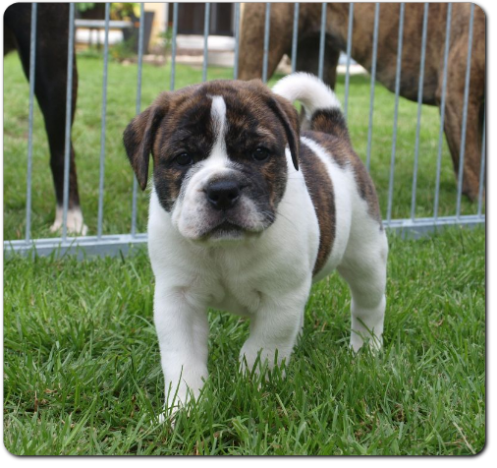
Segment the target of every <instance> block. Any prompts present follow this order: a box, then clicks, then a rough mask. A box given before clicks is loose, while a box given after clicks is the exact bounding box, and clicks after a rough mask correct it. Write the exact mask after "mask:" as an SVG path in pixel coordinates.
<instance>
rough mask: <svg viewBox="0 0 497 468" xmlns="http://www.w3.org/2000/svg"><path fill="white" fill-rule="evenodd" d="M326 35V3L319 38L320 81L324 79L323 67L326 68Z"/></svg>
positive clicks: (322, 13)
mask: <svg viewBox="0 0 497 468" xmlns="http://www.w3.org/2000/svg"><path fill="white" fill-rule="evenodd" d="M325 35H326V3H323V4H322V6H321V33H320V36H319V66H318V76H319V79H320V80H322V79H323V67H324V38H325Z"/></svg>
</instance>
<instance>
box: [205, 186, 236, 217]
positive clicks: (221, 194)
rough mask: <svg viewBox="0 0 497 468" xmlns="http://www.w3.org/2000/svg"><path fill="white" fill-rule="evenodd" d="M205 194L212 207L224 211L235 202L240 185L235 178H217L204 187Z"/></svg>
mask: <svg viewBox="0 0 497 468" xmlns="http://www.w3.org/2000/svg"><path fill="white" fill-rule="evenodd" d="M205 196H206V197H207V201H208V202H209V204H210V205H211V206H212V207H213V208H214V209H216V210H219V211H226V210H229V209H230V208H233V207H234V206H235V205H236V204H237V202H238V200H239V199H240V196H241V187H240V185H239V184H238V182H237V181H235V180H217V181H214V182H211V183H210V184H209V185H208V186H207V187H206V189H205Z"/></svg>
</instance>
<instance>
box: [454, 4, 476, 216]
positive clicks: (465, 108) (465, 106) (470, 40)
mask: <svg viewBox="0 0 497 468" xmlns="http://www.w3.org/2000/svg"><path fill="white" fill-rule="evenodd" d="M474 14H475V4H474V3H471V9H470V13H469V33H468V53H467V62H466V81H465V84H464V104H463V111H462V128H461V148H460V149H459V172H458V180H457V204H456V217H457V219H458V220H459V217H460V216H461V194H462V183H463V173H464V155H465V150H466V126H467V123H468V99H469V85H470V81H471V55H472V54H471V53H472V47H473V18H474Z"/></svg>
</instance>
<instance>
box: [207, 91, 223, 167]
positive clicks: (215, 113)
mask: <svg viewBox="0 0 497 468" xmlns="http://www.w3.org/2000/svg"><path fill="white" fill-rule="evenodd" d="M211 119H212V126H213V128H214V134H215V135H216V137H215V138H216V139H215V140H214V146H213V147H212V151H211V154H210V155H209V157H208V158H207V164H209V163H211V162H214V163H216V164H219V163H221V164H223V165H226V163H227V162H228V154H227V152H226V140H225V137H226V130H227V127H228V124H227V122H226V103H225V102H224V99H223V97H222V96H212V106H211Z"/></svg>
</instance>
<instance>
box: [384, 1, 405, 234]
mask: <svg viewBox="0 0 497 468" xmlns="http://www.w3.org/2000/svg"><path fill="white" fill-rule="evenodd" d="M404 9H405V3H401V4H400V17H399V37H398V46H397V70H396V73H395V110H394V118H393V136H392V157H391V160H390V178H389V182H388V208H387V223H388V224H390V221H391V219H392V201H393V181H394V173H395V150H396V146H397V119H398V116H399V93H400V71H401V65H402V41H403V37H404Z"/></svg>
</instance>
